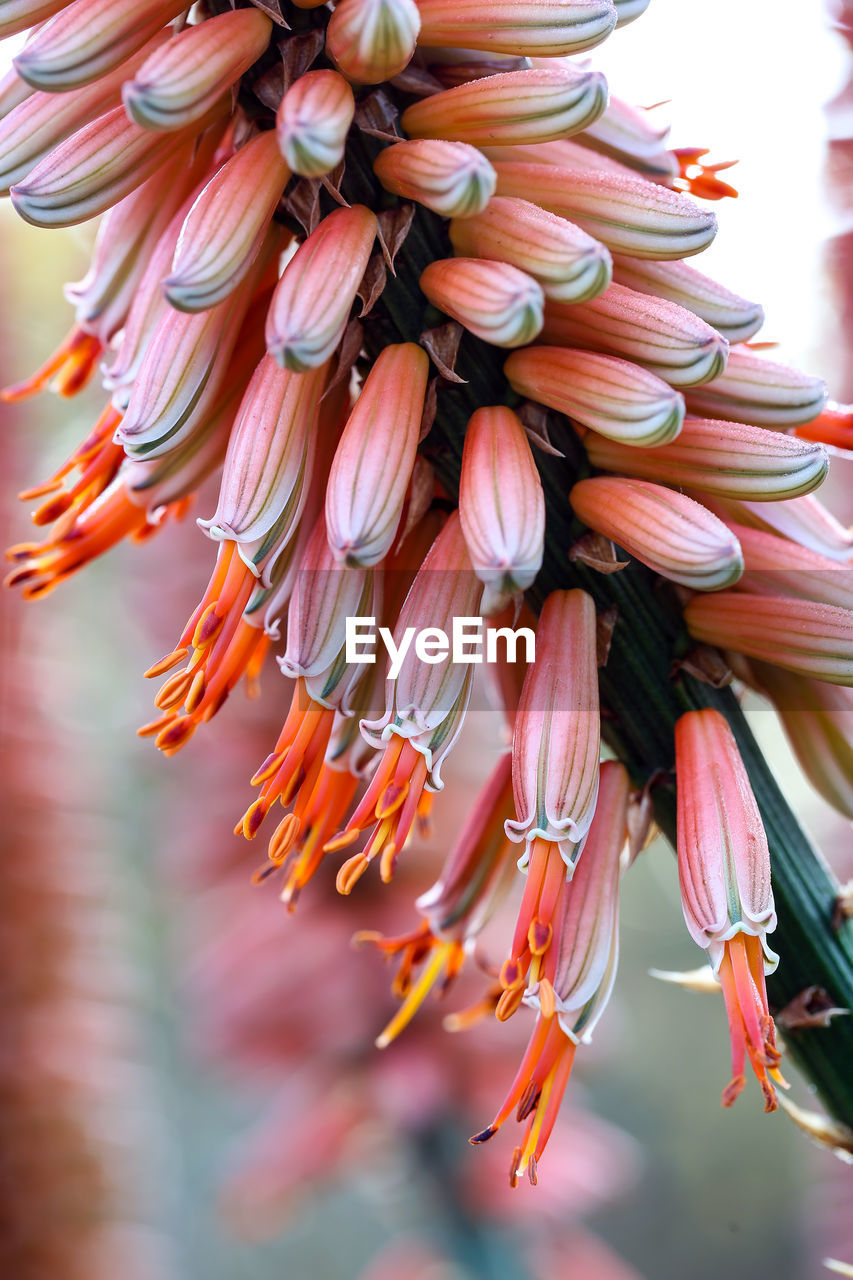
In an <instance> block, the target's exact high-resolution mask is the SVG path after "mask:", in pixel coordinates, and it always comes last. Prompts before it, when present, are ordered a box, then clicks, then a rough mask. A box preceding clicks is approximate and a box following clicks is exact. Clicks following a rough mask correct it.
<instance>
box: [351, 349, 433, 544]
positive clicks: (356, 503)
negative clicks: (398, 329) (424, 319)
mask: <svg viewBox="0 0 853 1280" xmlns="http://www.w3.org/2000/svg"><path fill="white" fill-rule="evenodd" d="M428 373H429V358H428V357H427V354H426V352H425V351H424V350H423V349H422V348H421V347H419V346H417V345H416V344H415V343H413V342H404V343H400V344H399V345H397V346H388V347H385V349H384V350H383V351H382V353H381V354H380V355H379V357H378V358H377V360H376V362H375V363H374V365H373V368H372V369H371V371H370V373H369V374H368V376H367V380H366V382H365V384H364V386H363V388H362V390H361V394H360V395H359V397H358V400H357V401H356V403H355V408H354V409H353V411H352V413H351V414H350V416H349V420H348V421H347V424H346V426H345V427H344V431H343V435H342V436H341V439H340V443H339V444H338V447H337V450H336V451H335V456H334V459H333V461H332V468H331V471H330V473H329V480H328V484H327V486H326V528H327V531H328V536H329V546H330V548H331V550H332V553H333V555H334V558H335V560H336V561H339V562H341V563H343V564H348V565H359V566H361V567H362V568H367V567H369V566H370V565H375V564H378V563H379V561H380V560H382V559H384V557H385V556H386V555H387V554H388V552H389V551H390V550H391V545H392V543H393V541H394V538H395V537H396V534H397V529H398V527H399V524H400V517H401V515H402V514H403V504H404V502H405V499H406V491H407V489H408V487H409V481H410V479H411V475H412V468H413V467H414V465H415V454H416V452H417V447H418V436H419V434H420V428H421V420H422V417H423V408H424V396H425V395H426V385H427V375H428Z"/></svg>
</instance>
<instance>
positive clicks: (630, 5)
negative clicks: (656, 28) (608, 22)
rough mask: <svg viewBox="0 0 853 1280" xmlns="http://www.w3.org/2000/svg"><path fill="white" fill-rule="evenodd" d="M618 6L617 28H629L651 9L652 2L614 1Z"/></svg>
mask: <svg viewBox="0 0 853 1280" xmlns="http://www.w3.org/2000/svg"><path fill="white" fill-rule="evenodd" d="M613 3H614V5H615V6H616V26H617V27H627V25H628V23H629V22H633V21H634V19H635V18H639V16H640V14H641V13H645V12H646V10H647V9H648V7H649V3H650V0H613Z"/></svg>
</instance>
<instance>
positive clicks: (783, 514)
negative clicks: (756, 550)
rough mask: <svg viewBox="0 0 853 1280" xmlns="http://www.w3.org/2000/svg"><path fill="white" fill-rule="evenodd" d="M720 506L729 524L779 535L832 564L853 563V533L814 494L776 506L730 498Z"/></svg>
mask: <svg viewBox="0 0 853 1280" xmlns="http://www.w3.org/2000/svg"><path fill="white" fill-rule="evenodd" d="M717 505H718V507H719V511H718V514H719V515H721V516H722V517H723V519H725V520H729V519H731V520H735V521H737V523H738V524H747V525H749V526H750V528H752V529H766V530H767V531H768V532H770V533H778V534H779V535H780V537H783V538H788V539H790V540H791V541H792V542H797V543H799V544H800V546H803V547H808V548H809V549H810V550H812V551H817V552H818V553H819V554H820V555H822V556H828V557H829V558H830V559H832V560H843V561H848V562H849V561H850V560H851V559H853V529H847V528H845V527H844V525H842V524H841V523H840V522H839V521H838V520H836V518H835V516H834V515H833V514H832V512H831V511H829V510H828V509H827V508H826V507H825V506H824V505H823V503H822V502H821V501H820V499H819V498H816V497H815V496H814V495H813V494H804V495H803V496H802V497H800V498H789V499H788V501H787V502H773V503H764V502H740V501H737V500H735V499H730V498H727V499H726V500H725V502H721V503H718V504H717Z"/></svg>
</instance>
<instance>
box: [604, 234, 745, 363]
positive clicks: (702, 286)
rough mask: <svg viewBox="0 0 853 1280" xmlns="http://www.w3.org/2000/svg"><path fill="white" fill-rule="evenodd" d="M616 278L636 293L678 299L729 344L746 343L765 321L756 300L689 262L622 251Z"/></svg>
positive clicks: (616, 260)
mask: <svg viewBox="0 0 853 1280" xmlns="http://www.w3.org/2000/svg"><path fill="white" fill-rule="evenodd" d="M613 279H614V280H615V281H616V283H617V284H621V285H625V286H626V287H627V288H629V289H634V290H635V291H636V292H637V293H650V294H652V295H653V297H655V298H667V299H668V300H669V301H670V302H677V303H678V305H679V306H681V307H686V308H687V310H688V311H692V312H693V313H694V315H697V316H699V318H700V319H701V320H704V321H705V322H706V324H710V325H712V326H713V327H714V328H715V329H716V330H717V332H718V333H721V334H722V335H723V337H724V338H726V339H728V341H729V342H730V343H735V342H746V341H747V340H748V339H749V338H751V337H753V336H754V335H755V334H756V333H757V332H758V330H759V329H760V328H761V326H762V325H763V323H764V309H763V308H762V307H760V306H759V305H758V303H757V302H749V301H748V300H747V299H746V298H741V297H739V296H738V294H736V293H732V291H731V290H730V289H726V288H724V287H723V285H721V284H718V283H717V281H716V280H712V279H711V277H710V276H705V275H702V273H701V271H697V270H696V269H695V267H691V266H689V265H688V263H686V262H647V261H644V260H643V259H642V258H626V257H623V256H622V255H621V254H620V255H618V256H617V257H615V258H614V259H613Z"/></svg>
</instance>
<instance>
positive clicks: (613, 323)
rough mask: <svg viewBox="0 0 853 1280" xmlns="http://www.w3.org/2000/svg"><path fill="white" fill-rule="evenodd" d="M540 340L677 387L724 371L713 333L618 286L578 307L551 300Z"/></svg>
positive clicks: (723, 346) (720, 343)
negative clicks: (600, 355) (609, 358)
mask: <svg viewBox="0 0 853 1280" xmlns="http://www.w3.org/2000/svg"><path fill="white" fill-rule="evenodd" d="M542 336H543V338H544V340H545V341H546V342H550V343H554V344H556V345H559V346H568V347H573V346H574V347H586V348H588V349H591V350H593V351H602V352H605V353H606V354H607V355H613V356H621V357H622V358H623V359H626V360H634V361H636V363H637V364H639V365H642V366H643V368H644V369H648V370H649V372H650V373H654V374H657V376H658V377H659V378H663V379H664V381H665V382H668V383H669V384H670V385H671V386H675V387H687V386H694V385H695V384H696V383H697V382H707V381H708V380H709V379H710V378H716V377H718V376H719V375H720V374H721V373H722V372H723V370H724V369H725V367H726V356H727V355H728V347H729V344H728V343H727V342H726V340H725V338H723V337H721V336H720V334H719V333H717V331H716V329H712V328H711V326H710V325H708V324H705V321H704V320H700V319H699V317H698V316H695V315H693V313H692V312H691V311H687V310H685V308H684V307H679V306H677V304H676V303H674V302H667V301H665V300H664V299H662V298H651V297H649V295H648V294H644V293H634V291H633V289H626V288H624V286H622V285H620V284H613V285H611V286H610V288H609V289H608V290H607V292H606V293H604V294H602V296H601V297H600V298H593V299H592V300H591V301H590V302H584V303H581V304H580V305H577V306H575V305H570V304H568V303H562V302H549V303H548V305H547V306H546V309H545V325H544V327H543V330H542Z"/></svg>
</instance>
